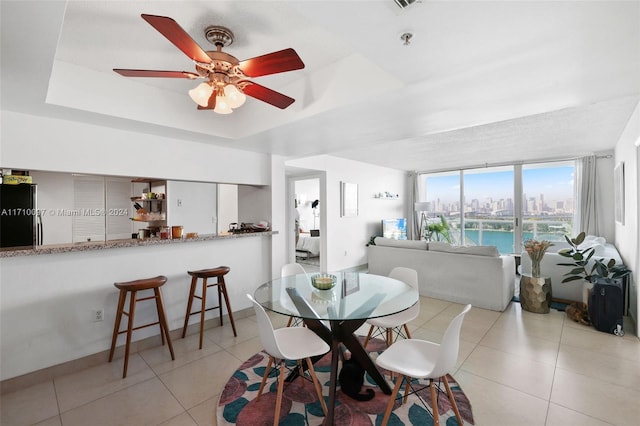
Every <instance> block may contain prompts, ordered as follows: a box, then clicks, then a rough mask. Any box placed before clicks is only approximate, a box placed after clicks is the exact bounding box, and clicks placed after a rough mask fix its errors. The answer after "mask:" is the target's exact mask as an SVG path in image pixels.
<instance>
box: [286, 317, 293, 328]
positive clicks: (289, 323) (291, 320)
mask: <svg viewBox="0 0 640 426" xmlns="http://www.w3.org/2000/svg"><path fill="white" fill-rule="evenodd" d="M292 322H293V317H292V316H290V317H289V321H287V327H291V323H292Z"/></svg>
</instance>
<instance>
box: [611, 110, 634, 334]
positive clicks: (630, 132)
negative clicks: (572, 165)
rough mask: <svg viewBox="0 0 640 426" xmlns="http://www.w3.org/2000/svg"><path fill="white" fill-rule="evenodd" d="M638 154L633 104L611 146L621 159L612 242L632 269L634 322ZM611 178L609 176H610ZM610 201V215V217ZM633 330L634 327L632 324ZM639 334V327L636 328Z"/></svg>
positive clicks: (632, 312) (631, 310) (631, 294)
mask: <svg viewBox="0 0 640 426" xmlns="http://www.w3.org/2000/svg"><path fill="white" fill-rule="evenodd" d="M639 157H640V104H638V106H636V109H635V110H634V112H633V114H632V116H631V118H630V120H629V123H628V124H627V126H626V128H625V129H624V131H623V132H622V135H621V137H620V139H619V141H618V143H617V145H616V149H615V164H618V163H619V162H624V198H625V205H624V217H625V221H624V224H620V223H615V245H616V247H617V248H618V251H619V252H620V256H621V257H622V260H623V262H624V263H625V265H627V266H629V268H630V269H631V270H632V271H633V273H632V276H631V284H630V299H631V306H630V309H629V311H630V315H631V316H632V318H633V319H634V321H635V323H636V325H637V324H638V318H639V317H638V306H640V293H639V292H638V271H640V248H639V244H640V242H639V240H640V239H639V238H638V235H639V232H640V218H639V217H638V216H639V215H638V213H639V210H640V199H639V198H638V190H639V188H640V176H639V167H638V158H639ZM612 179H613V177H612ZM613 212H614V210H613V203H612V204H611V215H612V216H613V214H614V213H613ZM636 330H638V327H637V326H636ZM637 334H638V336H639V337H640V330H638V331H637Z"/></svg>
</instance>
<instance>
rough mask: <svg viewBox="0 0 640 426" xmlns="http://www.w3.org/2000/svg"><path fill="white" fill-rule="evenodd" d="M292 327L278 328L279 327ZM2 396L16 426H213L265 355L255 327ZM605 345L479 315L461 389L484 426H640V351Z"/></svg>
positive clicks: (443, 318)
mask: <svg viewBox="0 0 640 426" xmlns="http://www.w3.org/2000/svg"><path fill="white" fill-rule="evenodd" d="M461 309H462V306H461V305H458V304H455V303H449V302H444V301H439V300H434V299H427V298H422V299H421V315H420V316H419V318H418V319H417V320H415V321H413V322H412V323H411V329H412V333H413V337H414V338H424V339H430V340H435V341H438V340H439V339H440V338H441V336H442V333H443V332H444V329H445V327H446V326H447V324H448V322H449V321H450V320H451V318H453V316H455V315H456V314H457V313H458V312H460V310H461ZM285 320H286V318H284V317H282V316H279V317H274V322H275V324H276V326H282V325H284V322H285ZM236 326H237V327H238V337H237V338H234V337H233V333H232V332H231V327H229V326H228V325H226V326H224V327H222V328H220V327H217V328H212V329H209V330H207V331H206V333H205V335H206V339H205V344H204V347H203V349H202V350H198V349H197V348H198V337H197V335H191V336H187V338H186V339H176V340H174V342H173V344H174V348H175V351H176V360H175V361H171V358H170V356H169V352H168V350H167V348H166V347H161V346H158V347H156V348H153V349H148V350H145V351H143V352H140V353H137V354H132V355H131V357H130V361H129V373H128V377H127V378H126V379H122V378H121V374H122V358H121V357H119V358H118V359H116V360H115V361H114V362H113V363H107V362H105V363H104V364H103V365H100V366H97V367H93V368H89V369H86V370H83V371H78V372H76V373H73V374H69V375H66V376H63V377H58V378H56V379H54V380H51V381H47V382H45V383H40V384H38V385H35V386H32V387H30V388H27V389H24V390H20V391H17V392H13V393H8V394H4V395H2V406H1V414H0V415H1V418H0V420H1V421H0V423H1V424H2V425H3V426H14V425H47V426H49V425H51V426H53V425H65V426H72V425H81V426H98V425H136V426H137V425H143V424H144V425H176V426H188V425H215V424H216V418H215V410H216V405H217V401H218V397H219V394H220V392H221V390H222V387H223V386H224V383H225V382H226V381H227V379H228V378H229V376H230V375H231V373H232V372H233V371H234V370H235V369H236V368H237V367H238V366H239V365H240V364H241V362H242V361H244V360H245V359H247V358H248V357H249V356H251V355H252V354H254V353H256V352H257V351H259V350H260V349H261V344H260V341H259V338H258V331H257V327H256V324H255V317H248V318H244V319H240V320H237V321H236ZM625 330H626V332H627V333H626V335H625V336H624V337H616V336H614V335H609V334H605V333H600V332H597V331H595V330H594V329H592V328H589V327H585V326H582V325H579V324H576V323H573V322H570V321H568V320H567V319H566V317H565V315H564V313H562V312H558V311H555V310H552V311H551V313H549V314H532V313H529V312H523V311H522V310H521V309H520V305H519V304H517V303H516V304H514V303H512V304H511V305H510V306H509V307H508V308H507V310H506V311H505V312H502V313H500V312H493V311H487V310H483V309H476V308H474V309H472V310H471V311H470V312H469V314H468V315H467V316H466V318H465V321H464V324H463V327H462V334H461V339H462V341H461V346H460V356H459V359H458V363H457V370H456V371H455V372H454V376H455V378H456V380H458V382H459V383H460V384H461V386H462V388H463V390H464V391H465V393H466V394H467V396H468V397H469V399H470V401H471V404H472V407H473V414H474V417H475V421H476V424H477V425H492V426H496V425H505V426H507V425H508V426H514V425H548V426H560V425H562V426H566V425H580V426H583V425H629V426H631V425H639V424H640V341H639V340H638V338H637V337H635V333H634V331H633V330H631V329H630V328H629V326H626V328H625Z"/></svg>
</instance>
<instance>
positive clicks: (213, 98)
mask: <svg viewBox="0 0 640 426" xmlns="http://www.w3.org/2000/svg"><path fill="white" fill-rule="evenodd" d="M216 96H217V95H216V91H215V90H214V91H213V93H212V94H211V96H210V97H209V103H208V104H207V106H202V105H198V109H214V108H215V107H216Z"/></svg>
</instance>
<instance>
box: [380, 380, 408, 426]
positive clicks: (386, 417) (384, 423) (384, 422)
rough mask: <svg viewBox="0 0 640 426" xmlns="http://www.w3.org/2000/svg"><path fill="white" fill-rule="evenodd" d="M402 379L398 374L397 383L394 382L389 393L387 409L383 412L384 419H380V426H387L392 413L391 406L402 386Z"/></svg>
mask: <svg viewBox="0 0 640 426" xmlns="http://www.w3.org/2000/svg"><path fill="white" fill-rule="evenodd" d="M403 379H404V376H403V375H402V374H400V375H399V376H398V381H397V382H396V385H395V387H394V388H393V392H391V396H389V402H388V403H387V409H386V410H385V412H384V417H383V419H382V426H387V423H388V422H389V417H390V416H391V411H393V405H394V404H395V401H396V397H397V396H398V391H399V390H400V386H402V380H403Z"/></svg>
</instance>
